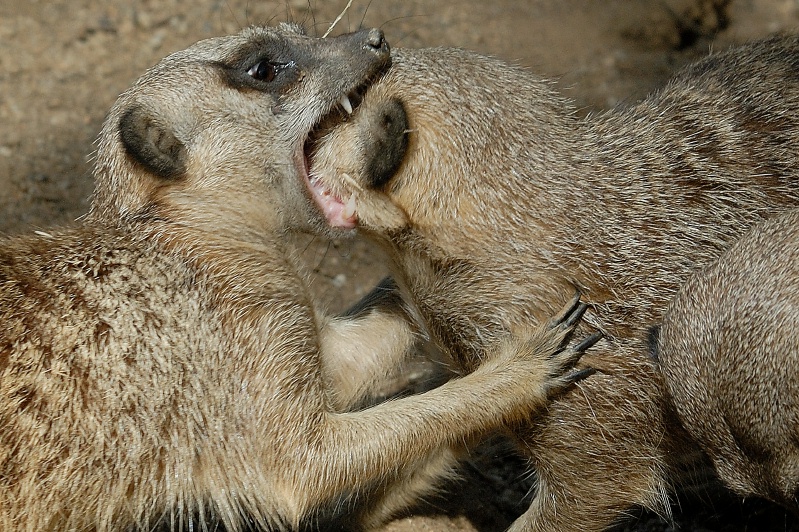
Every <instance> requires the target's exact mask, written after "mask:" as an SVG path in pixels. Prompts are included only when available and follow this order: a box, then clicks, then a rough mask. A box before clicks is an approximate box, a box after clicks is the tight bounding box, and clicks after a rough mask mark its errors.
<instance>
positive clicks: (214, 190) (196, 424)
mask: <svg viewBox="0 0 799 532" xmlns="http://www.w3.org/2000/svg"><path fill="white" fill-rule="evenodd" d="M389 62H390V54H389V49H388V45H387V43H386V41H385V39H384V38H383V34H382V32H380V31H378V30H364V31H360V32H357V33H354V34H350V35H346V36H342V37H338V38H335V39H324V40H323V39H311V38H309V37H306V36H304V35H303V34H302V33H301V32H300V31H299V30H298V29H297V28H296V27H293V26H286V25H284V26H281V27H279V28H277V29H274V28H250V29H247V30H244V31H242V32H241V33H239V34H237V35H234V36H229V37H222V38H215V39H209V40H205V41H201V42H199V43H197V44H195V45H193V46H191V47H190V48H188V49H186V50H183V51H180V52H176V53H174V54H172V55H170V56H168V57H167V58H165V59H164V60H162V61H161V62H160V63H158V64H157V65H156V66H154V67H153V68H151V69H150V70H148V71H147V72H146V73H145V74H144V75H143V76H142V77H141V78H140V79H139V80H138V81H137V82H136V83H135V84H134V85H133V86H132V87H131V88H130V89H129V90H127V91H126V92H125V93H123V94H122V95H121V96H120V98H119V99H118V101H117V102H116V104H115V105H114V106H113V108H112V110H111V111H110V113H109V115H108V118H107V120H106V121H105V123H104V126H103V129H102V132H101V134H100V140H99V146H98V152H97V157H96V165H95V171H94V174H95V178H96V189H95V193H94V195H93V198H92V204H91V209H90V212H89V213H88V215H87V216H86V217H85V218H84V219H83V220H82V221H81V222H80V223H79V225H77V226H76V227H72V228H63V229H52V230H48V231H46V232H44V231H43V232H39V233H38V234H35V235H28V236H18V237H13V238H6V239H3V240H2V241H1V242H0V529H2V530H14V531H30V532H33V531H37V532H38V531H48V530H52V531H55V530H59V531H60V530H93V531H109V530H151V529H159V530H160V529H167V530H215V529H217V527H222V528H225V529H227V530H231V531H235V530H242V529H245V528H247V529H250V528H258V527H263V528H270V529H296V528H298V527H299V526H301V525H302V524H305V525H309V526H313V525H314V523H315V522H316V519H321V518H322V516H323V515H324V512H325V511H327V510H331V511H332V510H333V509H334V507H337V506H343V507H344V508H347V505H346V504H345V503H348V502H352V501H355V500H359V501H360V500H363V499H368V494H369V492H370V490H372V489H376V488H377V487H380V489H381V492H383V491H385V490H386V489H389V488H390V487H391V486H392V485H393V484H394V483H400V484H401V483H403V482H404V483H407V484H408V486H407V487H406V488H400V489H401V493H402V494H406V495H407V494H408V493H409V491H408V490H411V491H412V490H413V489H415V488H413V485H412V482H410V481H409V480H407V479H406V477H412V476H413V475H412V473H413V471H415V468H420V469H422V470H423V469H424V468H423V467H422V466H421V465H420V464H422V465H423V464H424V463H425V462H426V461H427V460H430V459H431V457H433V458H434V457H435V456H436V455H437V454H446V452H447V449H449V448H451V447H453V448H454V447H459V446H461V445H463V443H464V442H465V441H469V440H471V439H474V438H477V437H479V436H480V435H481V434H483V433H485V432H487V431H490V430H492V429H496V428H499V427H501V426H504V424H505V423H507V422H514V421H516V422H518V421H519V420H523V419H526V418H527V417H528V416H530V415H533V414H534V413H535V412H536V411H537V410H538V409H540V407H541V406H542V405H544V404H545V403H546V401H547V398H548V395H549V394H550V393H552V392H553V391H559V390H560V388H562V387H564V386H568V385H569V384H570V383H571V382H573V381H574V380H575V379H576V378H579V377H580V376H581V375H580V372H575V371H573V370H571V369H570V368H571V367H572V366H573V364H574V363H575V362H576V361H577V359H578V358H579V357H580V355H581V353H580V351H579V349H571V348H566V347H564V343H563V342H564V338H565V337H566V335H567V334H568V333H569V331H570V330H571V329H572V327H573V325H574V322H575V319H576V317H578V315H579V312H580V307H576V308H572V309H571V310H569V311H567V312H566V313H565V315H564V317H563V319H560V320H556V321H555V322H553V323H551V324H550V325H548V326H542V327H541V328H539V329H535V330H532V329H528V330H525V329H521V328H520V329H519V330H518V331H516V332H517V333H518V335H517V336H516V337H514V338H512V339H509V340H508V341H507V342H506V343H505V344H504V345H503V346H502V347H501V348H500V352H498V354H497V357H496V360H491V361H489V362H487V363H486V364H485V365H483V366H481V367H480V368H479V369H478V370H477V371H476V372H475V373H474V374H473V375H470V376H467V377H465V378H463V379H459V380H457V381H453V382H450V383H447V384H445V385H443V386H441V387H439V388H436V389H435V390H432V391H430V392H428V393H425V394H422V395H419V396H415V397H409V398H405V399H399V400H395V401H390V402H385V403H382V404H379V405H376V406H374V407H371V408H365V409H361V410H357V411H354V410H352V411H348V408H351V407H352V406H354V405H356V404H358V401H359V400H360V399H361V398H362V397H363V396H364V395H367V394H368V393H369V392H370V389H371V387H372V385H373V382H372V381H373V380H375V379H376V377H379V376H380V375H381V374H382V373H381V372H383V371H384V369H385V364H386V361H385V360H384V357H385V358H387V359H388V360H389V361H391V360H393V359H394V357H400V356H402V353H401V351H403V349H404V348H405V347H406V344H404V343H402V342H400V343H398V344H393V343H392V344H391V345H388V344H389V342H387V341H386V340H387V338H386V337H385V334H384V333H383V332H382V331H383V330H384V329H385V327H396V328H397V330H398V331H399V333H398V336H397V337H398V338H400V339H401V338H405V337H406V336H407V335H405V334H404V333H403V331H402V329H403V327H405V326H404V325H402V322H401V321H400V320H396V321H392V320H391V319H390V313H387V312H381V313H380V314H379V315H376V316H377V318H379V320H382V321H380V322H379V323H380V325H381V327H380V328H379V330H380V331H381V332H380V335H379V338H376V336H377V335H376V334H375V333H374V330H373V329H372V328H369V327H368V324H369V323H372V319H371V317H370V316H372V314H373V313H371V312H366V313H362V315H359V316H353V317H351V318H350V319H343V318H340V319H330V318H327V317H325V316H323V315H321V314H320V313H318V312H316V311H315V310H314V308H313V299H312V297H311V295H310V294H309V290H308V287H307V286H306V283H305V281H304V278H303V277H302V275H301V274H300V273H299V270H298V268H297V265H296V263H295V260H294V259H295V254H294V253H293V252H292V250H291V249H290V247H289V245H288V243H287V241H288V238H287V237H288V235H289V233H290V232H291V231H293V230H295V229H307V227H306V226H307V225H308V224H309V223H310V221H309V218H308V216H307V213H303V208H304V207H303V206H305V205H306V203H305V194H306V191H305V189H304V184H303V178H302V176H303V175H304V174H305V172H306V168H305V167H306V165H307V162H306V156H305V152H304V143H305V140H306V138H307V137H308V135H309V132H310V131H312V130H313V129H314V128H315V127H317V125H318V124H319V123H321V122H324V121H325V120H327V118H326V117H328V116H330V115H331V114H332V115H337V114H338V113H339V111H338V106H339V105H343V106H344V107H347V106H349V98H348V95H350V94H354V93H357V92H359V91H361V90H363V88H364V87H366V86H367V85H369V83H370V82H371V81H372V80H373V79H374V77H375V76H376V75H378V74H379V73H380V72H381V71H382V70H383V69H385V68H386V67H387V66H388V65H389ZM386 320H388V321H386ZM395 351H396V352H398V353H395ZM549 355H551V356H549ZM353 359H357V360H359V361H360V364H354V363H353V362H352V360H353ZM389 365H390V364H389ZM406 471H410V472H411V473H407V472H406ZM411 480H412V479H411ZM387 486H388V488H387ZM403 490H404V491H403ZM384 502H385V501H384ZM385 503H386V504H388V503H390V501H388V502H385ZM364 505H366V504H365V503H364ZM376 511H378V512H379V511H380V510H379V509H378V510H376ZM353 513H355V510H353Z"/></svg>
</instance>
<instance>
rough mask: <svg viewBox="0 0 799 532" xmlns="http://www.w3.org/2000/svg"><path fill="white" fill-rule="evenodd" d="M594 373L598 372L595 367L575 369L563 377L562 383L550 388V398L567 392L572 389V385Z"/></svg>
mask: <svg viewBox="0 0 799 532" xmlns="http://www.w3.org/2000/svg"><path fill="white" fill-rule="evenodd" d="M594 373H596V370H595V369H594V368H585V369H581V370H577V371H573V372H572V373H569V374H568V375H566V376H565V377H563V381H561V383H560V384H558V385H557V386H553V387H552V388H550V390H549V392H548V393H547V395H548V396H549V398H550V399H554V398H556V397H558V396H559V395H561V394H563V393H566V392H567V391H568V390H570V389H571V388H572V386H574V385H575V384H577V383H578V382H580V381H582V380H584V379H586V378H588V377H590V376H591V375H593V374H594Z"/></svg>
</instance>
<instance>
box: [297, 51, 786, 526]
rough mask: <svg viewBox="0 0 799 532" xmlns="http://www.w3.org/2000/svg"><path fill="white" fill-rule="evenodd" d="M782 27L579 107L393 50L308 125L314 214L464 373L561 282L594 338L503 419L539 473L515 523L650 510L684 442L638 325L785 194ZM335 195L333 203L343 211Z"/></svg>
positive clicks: (448, 59)
mask: <svg viewBox="0 0 799 532" xmlns="http://www.w3.org/2000/svg"><path fill="white" fill-rule="evenodd" d="M797 61H799V39H797V38H796V37H775V38H772V39H768V40H765V41H762V42H758V43H753V44H751V45H748V46H744V47H741V48H737V49H734V50H730V51H728V52H724V53H719V54H716V55H713V56H711V57H708V58H706V59H705V60H703V61H700V62H699V63H697V64H696V65H694V66H691V67H689V68H687V69H685V70H683V71H682V72H681V73H679V74H678V75H677V76H676V77H675V79H674V80H673V81H672V82H671V83H669V84H668V85H667V86H666V87H665V88H664V89H663V90H661V91H659V92H658V93H656V94H654V95H652V96H651V97H649V98H647V99H645V100H644V101H642V102H640V103H638V104H636V105H633V106H631V107H629V108H626V109H619V110H615V111H611V112H608V113H605V114H601V115H594V116H591V117H588V118H586V119H581V118H578V117H577V116H575V113H574V107H573V105H572V104H571V103H570V102H568V101H567V100H565V99H564V98H562V97H561V96H559V95H558V94H557V93H556V92H555V91H554V89H553V87H552V85H551V84H550V83H547V82H545V81H542V80H540V79H539V78H536V77H535V76H533V75H530V74H529V73H527V72H525V71H523V70H521V69H518V68H515V67H513V66H510V65H507V64H505V63H503V62H500V61H497V60H493V59H489V58H484V57H481V56H478V55H476V54H473V53H469V52H465V51H460V50H449V49H432V50H395V51H394V57H393V64H392V66H391V68H390V69H389V70H388V71H387V72H386V73H385V75H383V76H382V77H381V78H380V80H379V81H378V82H377V83H375V84H374V85H372V86H371V87H369V90H368V91H367V92H366V94H365V96H364V100H363V102H362V103H361V105H360V106H359V108H358V109H357V110H356V111H355V112H354V113H353V115H352V117H350V119H349V120H348V121H347V122H346V123H342V124H337V125H335V127H332V128H331V129H330V131H327V132H325V133H324V134H320V135H319V138H320V139H321V140H320V142H318V143H316V144H315V145H314V147H313V150H312V153H313V154H314V155H313V157H312V158H311V161H312V162H311V172H310V176H311V177H310V179H309V183H308V186H309V187H311V188H312V189H314V190H315V191H316V193H315V194H314V198H316V199H317V201H318V203H319V205H320V212H322V210H324V212H327V213H332V212H334V205H340V206H343V207H341V208H339V209H338V210H336V211H335V212H336V213H338V215H337V216H333V215H330V214H328V216H327V219H328V222H329V224H330V225H331V226H333V227H338V228H343V229H347V228H350V227H353V226H355V225H356V224H357V225H358V227H360V228H361V230H362V231H363V232H365V233H367V234H369V235H371V236H372V237H373V238H375V239H376V241H378V242H379V243H380V244H381V245H384V246H386V247H387V248H388V250H389V252H390V253H391V254H392V255H393V257H394V262H395V265H396V279H397V282H398V284H399V286H400V287H401V289H402V291H403V294H404V297H405V298H406V299H407V301H408V302H409V304H411V305H413V306H414V307H415V312H416V315H417V316H419V317H420V318H421V320H422V321H423V325H424V326H426V327H427V328H428V329H429V330H430V332H431V333H432V335H433V336H434V337H435V338H437V339H438V341H439V342H440V343H441V344H442V345H443V346H444V347H445V348H447V349H448V350H449V352H450V353H451V354H452V356H453V358H454V359H455V360H457V361H458V363H459V364H460V365H461V367H462V368H464V369H465V370H470V369H472V368H474V367H475V366H476V364H477V362H478V361H480V360H483V359H485V358H486V356H487V352H488V351H489V350H490V349H492V346H494V345H496V343H497V341H498V340H499V338H501V337H502V335H504V334H506V332H507V331H508V330H512V329H513V328H514V327H516V326H518V325H519V324H522V323H526V322H528V321H531V320H532V321H536V320H540V319H542V318H543V317H545V316H547V315H548V314H550V313H551V312H553V310H554V309H555V308H557V307H558V306H559V305H562V304H563V295H564V294H568V293H569V292H570V291H571V290H575V289H577V290H579V291H580V292H582V293H583V295H584V298H585V300H586V301H587V302H589V303H590V305H591V311H590V312H589V313H588V314H587V315H586V321H587V322H588V323H590V324H591V325H592V326H594V327H596V328H597V329H600V330H601V331H603V332H604V333H605V334H606V337H607V341H605V342H602V343H601V344H600V345H599V346H598V347H597V348H595V349H593V350H592V353H591V358H590V364H591V365H592V366H593V367H596V368H597V370H598V373H597V375H595V376H593V377H591V378H590V379H588V380H586V382H585V383H584V385H581V386H580V388H579V390H578V389H573V390H571V391H570V392H569V393H567V394H565V395H564V396H562V397H560V398H558V400H557V401H555V402H554V403H553V404H552V405H550V407H549V408H548V409H547V413H546V415H545V416H544V417H542V418H537V419H536V420H534V421H533V423H531V424H530V425H528V426H526V427H522V428H520V429H519V430H517V436H518V439H519V442H520V445H521V447H522V448H523V449H524V450H525V451H526V452H527V453H529V456H530V459H531V462H532V465H533V466H534V467H535V469H536V471H537V473H538V475H537V478H538V484H537V491H536V496H535V498H534V499H533V502H532V505H531V507H530V509H529V511H528V512H527V513H526V514H525V515H524V516H523V517H522V518H521V519H520V520H519V521H518V522H517V523H516V525H515V527H514V530H533V531H541V532H551V531H553V530H557V531H559V532H565V531H581V532H585V531H589V530H591V531H594V530H604V529H605V528H607V527H609V526H610V525H612V524H613V523H614V522H615V521H616V520H618V519H621V518H623V517H624V515H625V512H627V511H628V509H629V508H630V507H631V506H634V505H639V506H644V507H647V508H651V509H653V510H655V511H658V512H661V513H663V514H667V513H668V512H669V489H670V487H671V483H672V482H673V480H674V477H673V476H672V475H673V474H674V469H675V468H677V467H678V466H681V465H682V464H675V461H678V460H682V459H683V457H684V456H685V454H686V451H690V450H692V449H694V448H695V445H694V444H693V443H690V440H688V439H687V438H685V434H684V433H683V432H682V431H681V430H679V427H678V426H671V425H670V418H669V417H667V416H666V415H664V412H665V411H666V409H665V408H664V406H663V405H664V403H665V402H666V394H665V393H664V392H665V390H664V388H663V385H662V380H661V377H660V375H659V373H658V371H657V369H656V368H655V366H654V364H653V363H652V361H651V360H650V358H649V357H648V355H647V349H646V333H647V328H648V327H649V325H650V324H652V323H655V322H657V321H658V320H659V319H660V318H661V316H662V313H663V311H664V310H665V308H666V305H667V304H668V301H669V300H670V299H671V298H672V297H673V296H674V294H675V293H676V291H677V289H678V287H679V286H680V285H681V284H682V283H684V282H685V281H686V280H687V279H688V277H689V276H690V274H691V272H692V271H694V270H695V269H696V268H697V267H700V266H702V265H704V264H708V263H711V262H713V261H714V260H716V259H717V258H718V256H719V255H720V253H721V252H722V251H723V250H724V249H725V248H727V247H728V246H729V245H730V244H731V243H732V242H734V241H735V240H736V239H737V238H739V237H740V236H741V235H742V234H743V233H744V232H745V231H746V229H747V228H749V227H750V226H752V225H753V224H754V223H756V222H757V221H759V220H761V219H763V218H764V217H765V216H767V215H771V214H773V213H774V212H775V211H777V210H779V209H783V208H787V207H792V206H797V205H799V78H797V76H796V64H797ZM345 207H346V208H345Z"/></svg>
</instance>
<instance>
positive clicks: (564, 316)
mask: <svg viewBox="0 0 799 532" xmlns="http://www.w3.org/2000/svg"><path fill="white" fill-rule="evenodd" d="M580 305H582V303H580V292H577V293H576V294H575V295H574V297H573V298H572V300H571V301H570V302H569V306H568V307H566V308H565V309H564V310H562V311H561V313H560V314H559V315H558V316H556V317H555V318H554V319H553V320H552V326H553V327H557V326H558V325H561V324H563V323H566V321H567V320H568V319H569V317H570V316H571V315H572V314H573V313H574V312H575V311H577V310H578V308H579V307H580ZM582 312H585V311H584V310H583V311H582ZM580 316H582V314H580Z"/></svg>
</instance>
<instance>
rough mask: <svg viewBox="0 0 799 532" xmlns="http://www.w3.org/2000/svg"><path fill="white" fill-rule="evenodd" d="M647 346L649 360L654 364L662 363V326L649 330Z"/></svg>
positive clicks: (654, 326) (652, 327)
mask: <svg viewBox="0 0 799 532" xmlns="http://www.w3.org/2000/svg"><path fill="white" fill-rule="evenodd" d="M646 344H647V347H648V349H647V351H648V352H649V358H651V359H652V360H653V361H654V362H660V324H658V325H653V326H651V327H650V328H649V331H647V335H646Z"/></svg>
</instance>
